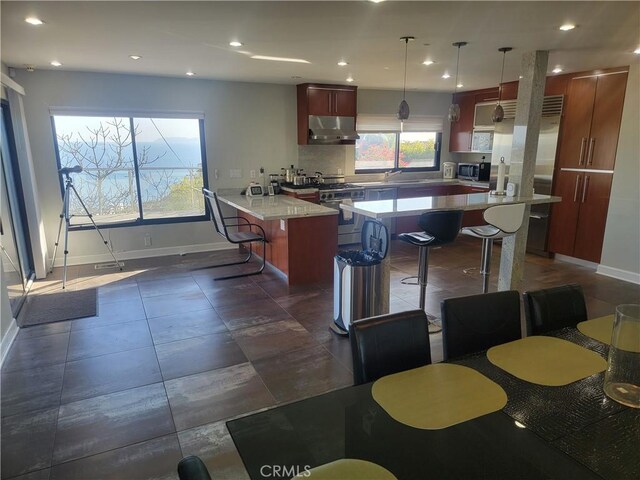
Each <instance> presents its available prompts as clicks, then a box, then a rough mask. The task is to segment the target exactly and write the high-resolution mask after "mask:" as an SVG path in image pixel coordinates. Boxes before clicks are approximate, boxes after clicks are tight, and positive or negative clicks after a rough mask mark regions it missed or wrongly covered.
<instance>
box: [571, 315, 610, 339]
mask: <svg viewBox="0 0 640 480" xmlns="http://www.w3.org/2000/svg"><path fill="white" fill-rule="evenodd" d="M578 330H579V331H580V332H582V333H584V334H585V335H586V336H587V337H591V338H594V339H596V340H598V341H599V342H602V343H606V344H607V345H610V344H611V331H612V330H613V315H607V316H606V317H600V318H594V319H593V320H587V321H585V322H580V323H579V324H578Z"/></svg>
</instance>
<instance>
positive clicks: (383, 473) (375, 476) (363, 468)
mask: <svg viewBox="0 0 640 480" xmlns="http://www.w3.org/2000/svg"><path fill="white" fill-rule="evenodd" d="M294 478H310V479H311V480H397V479H396V477H395V475H393V473H391V472H390V471H389V470H387V469H386V468H384V467H381V466H380V465H378V464H376V463H371V462H367V461H365V460H356V459H355V458H343V459H340V460H336V461H335V462H331V463H325V464H324V465H320V466H318V467H315V468H312V469H310V470H305V471H301V472H300V473H299V474H298V475H297V476H296V477H294Z"/></svg>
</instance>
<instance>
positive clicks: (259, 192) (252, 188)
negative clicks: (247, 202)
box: [245, 182, 264, 197]
mask: <svg viewBox="0 0 640 480" xmlns="http://www.w3.org/2000/svg"><path fill="white" fill-rule="evenodd" d="M245 195H246V196H247V197H262V196H264V188H262V185H260V184H259V183H256V182H251V183H250V184H249V186H248V187H247V190H246V191H245Z"/></svg>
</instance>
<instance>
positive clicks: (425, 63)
mask: <svg viewBox="0 0 640 480" xmlns="http://www.w3.org/2000/svg"><path fill="white" fill-rule="evenodd" d="M422 64H423V65H427V66H429V65H433V60H425V61H424V62H422Z"/></svg>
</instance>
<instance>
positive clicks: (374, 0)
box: [369, 0, 384, 3]
mask: <svg viewBox="0 0 640 480" xmlns="http://www.w3.org/2000/svg"><path fill="white" fill-rule="evenodd" d="M369 1H370V2H371V3H382V2H384V0H369Z"/></svg>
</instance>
